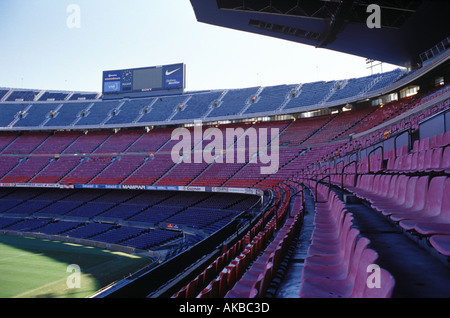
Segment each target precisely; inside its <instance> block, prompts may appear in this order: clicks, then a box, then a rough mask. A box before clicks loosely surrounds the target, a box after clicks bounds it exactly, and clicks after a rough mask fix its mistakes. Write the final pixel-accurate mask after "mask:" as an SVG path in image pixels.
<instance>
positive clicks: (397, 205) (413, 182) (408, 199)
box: [375, 177, 428, 215]
mask: <svg viewBox="0 0 450 318" xmlns="http://www.w3.org/2000/svg"><path fill="white" fill-rule="evenodd" d="M423 179H424V180H423V181H422V182H423V183H424V184H425V183H426V182H428V178H427V177H425V178H423ZM418 181H419V177H410V178H409V179H408V182H407V184H406V188H405V197H404V200H403V201H401V202H393V203H392V204H388V205H384V206H383V208H381V213H382V214H383V215H390V214H392V213H395V212H399V211H404V210H408V211H410V210H412V209H414V206H415V200H418V199H419V198H420V194H419V195H416V193H415V191H416V188H417V191H422V190H419V189H420V186H419V187H418V186H417V183H418ZM375 202H376V201H375ZM417 208H418V206H417Z"/></svg>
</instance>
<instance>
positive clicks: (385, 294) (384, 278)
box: [362, 268, 395, 298]
mask: <svg viewBox="0 0 450 318" xmlns="http://www.w3.org/2000/svg"><path fill="white" fill-rule="evenodd" d="M394 287H395V279H394V277H393V276H392V275H391V273H389V272H388V271H387V270H385V269H384V268H380V287H379V288H378V287H373V288H369V287H367V286H366V288H365V289H364V292H363V296H362V297H363V298H391V296H392V293H393V291H394Z"/></svg>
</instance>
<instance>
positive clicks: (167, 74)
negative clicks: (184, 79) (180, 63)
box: [166, 68, 180, 76]
mask: <svg viewBox="0 0 450 318" xmlns="http://www.w3.org/2000/svg"><path fill="white" fill-rule="evenodd" d="M179 69H180V68H177V69H175V70H173V71H169V70H166V76H169V75H171V74H173V73H175V72H176V71H178V70H179Z"/></svg>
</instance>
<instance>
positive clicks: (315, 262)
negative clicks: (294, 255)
mask: <svg viewBox="0 0 450 318" xmlns="http://www.w3.org/2000/svg"><path fill="white" fill-rule="evenodd" d="M358 235H359V231H358V230H356V229H351V230H350V231H349V232H348V235H347V238H346V241H345V244H344V246H342V250H343V251H342V252H341V253H339V254H330V255H312V256H309V257H307V258H306V259H305V263H304V267H303V270H302V279H307V278H326V279H344V278H345V277H347V275H348V271H349V269H350V260H351V255H352V254H353V253H354V249H355V246H356V240H357V237H358Z"/></svg>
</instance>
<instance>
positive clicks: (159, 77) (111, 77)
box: [102, 63, 186, 95]
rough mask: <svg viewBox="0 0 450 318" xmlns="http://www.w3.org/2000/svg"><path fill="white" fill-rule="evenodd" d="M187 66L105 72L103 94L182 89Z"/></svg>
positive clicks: (163, 66) (178, 65) (177, 65)
mask: <svg viewBox="0 0 450 318" xmlns="http://www.w3.org/2000/svg"><path fill="white" fill-rule="evenodd" d="M185 71H186V66H185V64H183V63H180V64H171V65H162V66H152V67H143V68H134V69H125V70H115V71H104V72H103V78H102V81H103V86H102V87H103V94H104V95H108V94H123V93H142V92H153V91H164V90H166V91H169V90H177V91H180V90H181V91H182V90H184V88H185V76H186V75H185Z"/></svg>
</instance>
